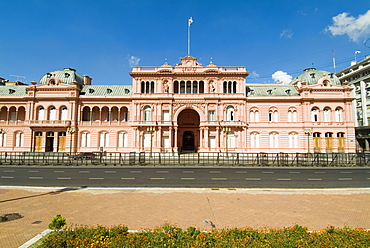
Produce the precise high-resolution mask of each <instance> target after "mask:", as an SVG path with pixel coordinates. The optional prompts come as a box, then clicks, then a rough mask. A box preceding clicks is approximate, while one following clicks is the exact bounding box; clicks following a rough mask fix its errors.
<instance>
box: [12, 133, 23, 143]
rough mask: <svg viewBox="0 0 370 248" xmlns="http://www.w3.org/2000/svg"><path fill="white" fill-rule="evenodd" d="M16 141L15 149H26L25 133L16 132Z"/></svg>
mask: <svg viewBox="0 0 370 248" xmlns="http://www.w3.org/2000/svg"><path fill="white" fill-rule="evenodd" d="M14 141H15V147H24V133H22V132H16V133H15V139H14Z"/></svg>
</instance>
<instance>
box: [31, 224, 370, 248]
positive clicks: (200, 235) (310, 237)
mask: <svg viewBox="0 0 370 248" xmlns="http://www.w3.org/2000/svg"><path fill="white" fill-rule="evenodd" d="M37 247H49V248H52V247H55V248H57V247H325V248H326V247H370V232H369V231H367V230H364V229H358V228H355V229H354V228H350V227H344V228H335V227H332V226H330V227H328V228H326V229H323V230H318V231H313V232H309V231H308V230H307V228H306V227H302V226H298V225H295V226H293V227H287V228H282V229H267V228H266V229H253V228H249V227H246V228H232V229H215V230H212V231H210V232H202V231H200V230H199V229H196V228H194V227H189V228H187V229H181V228H179V227H176V226H173V225H170V224H164V225H162V226H161V227H158V228H154V229H145V230H141V231H139V232H128V228H127V227H126V226H114V227H112V228H107V227H103V226H97V227H88V226H77V227H73V228H65V229H62V230H59V231H55V232H52V233H50V234H49V235H47V236H46V237H44V238H43V239H42V240H41V241H40V242H38V245H37Z"/></svg>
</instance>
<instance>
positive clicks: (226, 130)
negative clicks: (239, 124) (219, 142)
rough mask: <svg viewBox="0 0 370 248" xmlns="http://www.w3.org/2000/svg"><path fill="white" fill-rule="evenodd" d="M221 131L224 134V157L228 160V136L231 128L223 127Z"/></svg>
mask: <svg viewBox="0 0 370 248" xmlns="http://www.w3.org/2000/svg"><path fill="white" fill-rule="evenodd" d="M222 131H223V132H224V133H225V135H226V142H225V145H226V157H227V158H228V157H229V150H228V149H229V134H230V133H231V128H230V127H223V128H222Z"/></svg>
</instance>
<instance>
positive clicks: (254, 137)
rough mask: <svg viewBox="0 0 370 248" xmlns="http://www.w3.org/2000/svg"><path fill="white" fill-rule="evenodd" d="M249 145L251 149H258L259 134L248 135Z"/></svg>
mask: <svg viewBox="0 0 370 248" xmlns="http://www.w3.org/2000/svg"><path fill="white" fill-rule="evenodd" d="M250 144H251V148H260V134H259V133H251V134H250Z"/></svg>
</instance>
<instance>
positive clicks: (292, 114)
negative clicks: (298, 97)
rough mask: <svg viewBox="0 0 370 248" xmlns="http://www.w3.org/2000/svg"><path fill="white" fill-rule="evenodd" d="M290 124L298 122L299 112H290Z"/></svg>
mask: <svg viewBox="0 0 370 248" xmlns="http://www.w3.org/2000/svg"><path fill="white" fill-rule="evenodd" d="M288 122H297V110H295V109H289V110H288Z"/></svg>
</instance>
